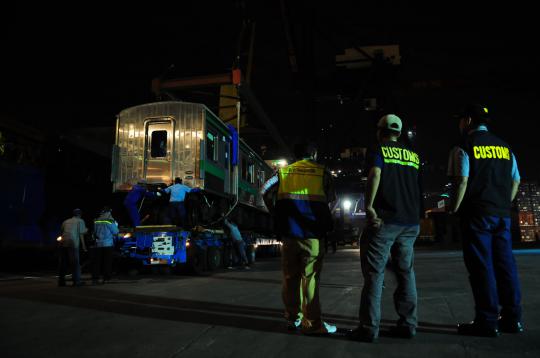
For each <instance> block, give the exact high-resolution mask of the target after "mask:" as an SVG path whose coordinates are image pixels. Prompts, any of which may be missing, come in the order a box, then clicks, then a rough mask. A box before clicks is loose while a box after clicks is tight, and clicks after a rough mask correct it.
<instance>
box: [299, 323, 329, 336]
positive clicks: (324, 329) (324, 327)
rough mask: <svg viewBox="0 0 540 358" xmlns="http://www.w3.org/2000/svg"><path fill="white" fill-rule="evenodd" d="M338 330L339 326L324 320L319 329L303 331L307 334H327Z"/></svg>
mask: <svg viewBox="0 0 540 358" xmlns="http://www.w3.org/2000/svg"><path fill="white" fill-rule="evenodd" d="M336 332H337V327H336V326H334V325H333V324H329V323H326V322H323V323H322V325H321V326H320V327H319V328H317V329H309V330H303V331H302V333H304V334H306V335H314V336H317V335H327V334H334V333H336Z"/></svg>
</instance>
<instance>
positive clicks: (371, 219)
mask: <svg viewBox="0 0 540 358" xmlns="http://www.w3.org/2000/svg"><path fill="white" fill-rule="evenodd" d="M366 216H367V222H368V225H369V226H371V227H374V228H376V229H378V228H380V227H381V224H382V220H381V219H380V218H379V217H378V216H377V212H376V211H375V209H374V208H373V207H368V208H366Z"/></svg>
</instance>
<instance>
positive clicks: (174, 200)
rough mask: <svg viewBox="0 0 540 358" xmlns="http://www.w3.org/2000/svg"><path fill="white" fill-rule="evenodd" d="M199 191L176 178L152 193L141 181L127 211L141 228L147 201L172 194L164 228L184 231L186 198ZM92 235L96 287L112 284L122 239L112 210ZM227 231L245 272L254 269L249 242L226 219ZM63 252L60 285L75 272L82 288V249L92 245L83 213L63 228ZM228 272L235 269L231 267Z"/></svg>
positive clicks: (105, 211) (74, 278) (106, 211)
mask: <svg viewBox="0 0 540 358" xmlns="http://www.w3.org/2000/svg"><path fill="white" fill-rule="evenodd" d="M197 191H198V189H197V188H194V189H192V188H190V187H189V186H187V185H184V184H183V183H182V179H181V178H175V180H174V183H173V184H172V185H170V186H169V187H166V188H164V189H161V188H158V190H157V191H155V192H154V191H151V190H149V189H148V187H147V184H146V181H145V180H139V181H138V182H137V183H136V184H134V185H133V187H132V189H131V190H130V191H129V193H128V194H127V195H126V198H125V200H124V207H125V208H126V211H127V213H128V215H129V218H130V220H131V223H132V224H133V226H134V227H136V226H140V225H141V223H142V221H143V219H141V215H140V207H141V205H142V200H144V198H153V199H155V198H156V197H159V196H162V195H164V194H169V203H168V207H167V208H166V209H167V210H166V212H165V215H163V216H162V223H163V224H175V225H178V226H180V227H184V225H185V224H186V221H187V219H186V206H185V199H186V194H187V193H190V192H197ZM93 226H94V228H93V231H92V234H91V237H92V240H91V242H92V244H91V247H90V254H91V255H90V257H91V266H92V284H94V285H95V284H104V283H106V282H108V281H110V279H111V276H112V265H113V254H114V251H113V250H114V245H115V240H114V238H115V236H116V235H118V233H119V229H118V223H117V222H116V220H115V219H114V218H113V217H112V210H111V208H110V207H108V206H105V207H104V208H103V209H101V211H100V213H99V215H98V217H97V218H96V219H95V220H94V222H93ZM223 228H224V229H225V231H226V232H227V234H228V236H229V237H230V241H231V243H232V247H233V248H234V249H235V253H236V255H237V257H238V261H239V264H240V265H241V266H243V267H244V268H245V269H250V265H249V260H248V258H247V254H246V246H245V242H244V240H243V238H242V235H241V233H240V230H239V229H238V226H237V225H236V223H235V222H234V221H233V220H231V219H228V218H224V219H223ZM60 231H61V235H60V242H59V246H60V252H59V273H58V285H59V286H66V280H65V277H66V274H68V273H69V272H71V274H72V281H73V286H82V285H84V282H83V281H82V280H81V265H80V255H79V254H80V249H82V250H83V251H85V252H86V251H88V249H87V246H88V244H87V243H86V241H85V235H86V234H87V232H88V229H87V227H86V224H85V222H84V220H83V219H82V211H81V210H80V209H75V210H73V217H71V218H69V219H67V220H65V221H64V222H63V223H62V226H61V228H60ZM228 268H232V266H229V267H228Z"/></svg>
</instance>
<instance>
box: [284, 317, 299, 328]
mask: <svg viewBox="0 0 540 358" xmlns="http://www.w3.org/2000/svg"><path fill="white" fill-rule="evenodd" d="M300 326H302V320H301V319H300V318H298V319H297V320H296V321H287V331H297V330H299V329H300Z"/></svg>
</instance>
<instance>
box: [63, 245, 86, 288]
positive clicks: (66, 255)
mask: <svg viewBox="0 0 540 358" xmlns="http://www.w3.org/2000/svg"><path fill="white" fill-rule="evenodd" d="M69 271H71V273H72V280H73V284H79V283H80V282H81V265H80V263H79V248H78V247H61V248H60V256H59V262H58V283H60V284H65V283H66V274H67V273H68V272H69Z"/></svg>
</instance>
